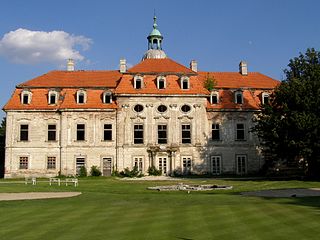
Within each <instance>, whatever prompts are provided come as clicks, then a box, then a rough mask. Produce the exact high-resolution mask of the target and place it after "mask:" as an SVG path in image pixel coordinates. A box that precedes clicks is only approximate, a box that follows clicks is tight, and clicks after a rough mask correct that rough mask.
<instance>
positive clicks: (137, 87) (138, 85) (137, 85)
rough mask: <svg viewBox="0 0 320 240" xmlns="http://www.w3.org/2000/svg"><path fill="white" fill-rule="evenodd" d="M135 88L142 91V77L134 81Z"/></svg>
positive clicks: (137, 77)
mask: <svg viewBox="0 0 320 240" xmlns="http://www.w3.org/2000/svg"><path fill="white" fill-rule="evenodd" d="M133 83H134V86H133V87H134V88H135V89H141V88H143V78H142V77H141V76H135V77H134V79H133Z"/></svg>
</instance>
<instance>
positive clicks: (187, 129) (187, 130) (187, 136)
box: [181, 124, 191, 143]
mask: <svg viewBox="0 0 320 240" xmlns="http://www.w3.org/2000/svg"><path fill="white" fill-rule="evenodd" d="M181 128H182V129H181V130H182V138H181V139H182V141H181V142H182V143H191V126H190V124H183V125H182V126H181Z"/></svg>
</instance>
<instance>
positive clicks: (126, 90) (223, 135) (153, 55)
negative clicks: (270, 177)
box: [3, 17, 279, 178]
mask: <svg viewBox="0 0 320 240" xmlns="http://www.w3.org/2000/svg"><path fill="white" fill-rule="evenodd" d="M147 39H148V50H147V51H146V53H145V54H144V55H143V57H142V60H141V62H139V63H138V64H136V65H135V66H133V67H131V68H127V65H126V60H125V59H121V60H120V66H119V69H117V70H105V71H87V70H86V71H83V70H80V71H77V70H75V66H74V62H73V60H71V59H70V60H68V63H67V70H66V71H50V72H48V73H46V74H44V75H42V76H39V77H36V78H34V79H31V80H29V81H26V82H24V83H21V84H19V85H17V87H16V89H15V90H14V92H13V94H12V97H11V98H10V100H9V101H8V103H7V104H6V105H5V106H4V108H3V109H4V111H5V112H6V115H7V118H6V120H7V122H6V124H7V125H6V127H7V128H6V129H7V130H6V131H7V132H6V146H5V154H6V155H5V177H6V178H12V177H25V176H39V177H40V176H42V177H52V176H56V175H58V174H59V173H60V174H63V175H76V174H77V173H78V172H79V169H80V168H81V167H82V166H85V167H86V169H87V171H88V172H89V171H90V168H91V167H92V166H98V167H99V168H100V170H101V171H102V174H103V175H104V176H109V175H111V173H112V171H116V170H117V171H122V170H123V169H125V168H129V169H132V168H133V167H134V166H136V167H137V168H138V170H139V171H141V172H142V173H143V174H147V171H148V168H149V167H150V166H154V167H156V168H157V169H159V170H161V171H162V173H163V175H171V174H173V173H174V172H176V173H180V174H190V173H194V174H202V173H210V174H213V175H219V174H240V175H243V174H248V173H254V172H257V171H259V169H260V168H261V167H262V165H263V163H264V159H263V156H262V155H261V150H260V148H259V141H258V138H257V136H256V135H255V134H254V133H252V132H251V131H250V129H251V127H252V126H253V124H254V123H253V117H254V115H255V114H256V113H259V111H260V106H261V104H264V103H267V102H268V98H269V95H270V94H271V93H272V91H273V89H274V88H275V87H276V86H277V85H278V84H279V81H277V80H274V79H272V78H270V77H268V76H266V75H263V74H261V73H257V72H249V71H248V69H247V64H246V62H244V61H241V62H240V65H239V71H236V72H204V71H199V70H198V67H197V62H196V61H195V60H192V61H191V63H190V67H185V66H183V65H181V64H179V63H177V62H175V61H174V60H172V59H170V58H168V57H167V55H166V53H165V52H164V51H163V49H162V43H163V36H162V35H161V33H160V31H159V30H158V27H157V24H156V17H154V24H153V30H152V32H151V33H150V34H149V36H148V38H147Z"/></svg>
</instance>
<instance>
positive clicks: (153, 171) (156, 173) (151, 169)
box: [148, 166, 162, 176]
mask: <svg viewBox="0 0 320 240" xmlns="http://www.w3.org/2000/svg"><path fill="white" fill-rule="evenodd" d="M148 173H149V175H151V176H161V174H162V172H161V170H158V169H156V167H155V166H151V167H149V168H148Z"/></svg>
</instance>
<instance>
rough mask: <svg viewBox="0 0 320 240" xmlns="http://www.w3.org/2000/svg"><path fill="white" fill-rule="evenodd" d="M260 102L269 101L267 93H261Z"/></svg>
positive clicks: (266, 102) (265, 102)
mask: <svg viewBox="0 0 320 240" xmlns="http://www.w3.org/2000/svg"><path fill="white" fill-rule="evenodd" d="M262 103H263V104H268V103H269V94H263V95H262Z"/></svg>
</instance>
